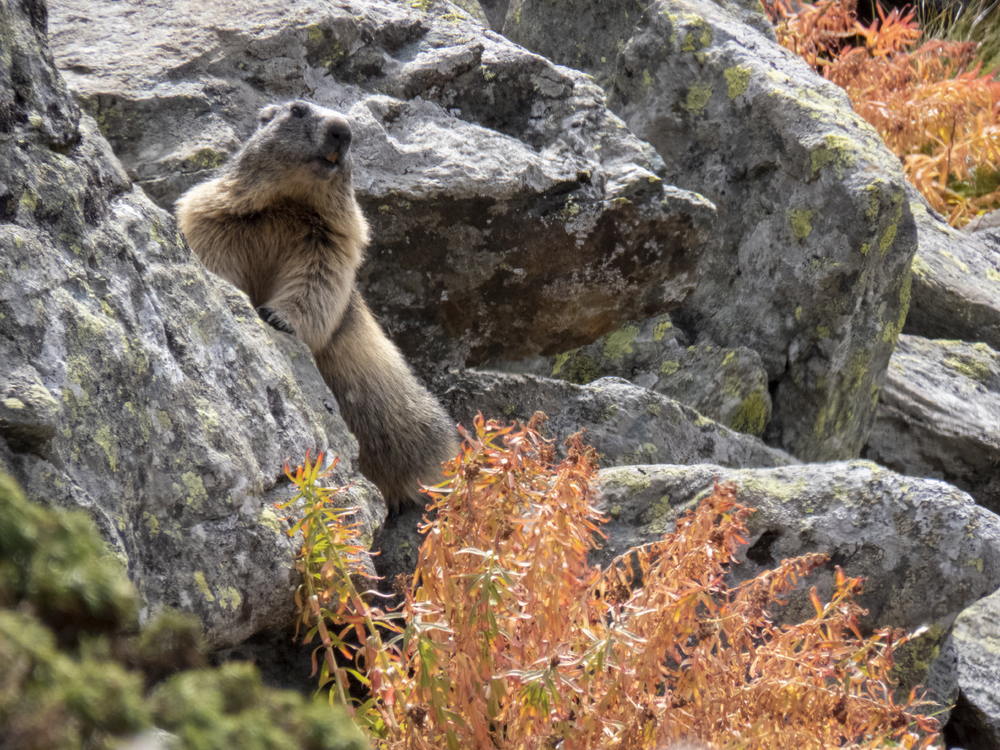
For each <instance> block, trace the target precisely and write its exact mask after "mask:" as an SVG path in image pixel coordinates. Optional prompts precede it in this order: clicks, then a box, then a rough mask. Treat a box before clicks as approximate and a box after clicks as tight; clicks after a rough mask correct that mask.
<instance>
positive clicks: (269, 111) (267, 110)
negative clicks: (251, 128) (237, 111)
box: [257, 104, 278, 126]
mask: <svg viewBox="0 0 1000 750" xmlns="http://www.w3.org/2000/svg"><path fill="white" fill-rule="evenodd" d="M276 114H278V105H277V104H268V105H267V106H266V107H264V108H262V109H261V110H260V112H258V113H257V118H258V120H259V121H260V124H261V125H262V126H263V125H267V124H268V123H269V122H271V120H273V119H274V116H275V115H276Z"/></svg>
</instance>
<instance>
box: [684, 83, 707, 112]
mask: <svg viewBox="0 0 1000 750" xmlns="http://www.w3.org/2000/svg"><path fill="white" fill-rule="evenodd" d="M711 98H712V85H711V84H708V83H694V84H692V85H691V88H690V89H688V94H687V102H686V106H687V110H688V112H690V113H691V114H693V115H699V114H701V113H702V112H703V111H704V110H705V107H707V106H708V100H709V99H711Z"/></svg>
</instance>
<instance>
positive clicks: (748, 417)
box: [480, 315, 771, 437]
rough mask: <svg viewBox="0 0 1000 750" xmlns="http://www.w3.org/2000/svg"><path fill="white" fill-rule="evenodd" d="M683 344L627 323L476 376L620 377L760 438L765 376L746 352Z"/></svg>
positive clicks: (675, 334) (766, 401) (668, 331)
mask: <svg viewBox="0 0 1000 750" xmlns="http://www.w3.org/2000/svg"><path fill="white" fill-rule="evenodd" d="M686 342H687V337H686V336H685V335H684V334H683V333H682V332H681V331H680V330H679V329H678V328H676V327H674V326H673V325H672V324H671V322H670V316H669V315H660V316H657V317H655V318H650V319H649V320H646V321H643V322H641V323H637V322H629V323H626V324H625V325H624V326H622V327H621V328H619V329H618V330H617V331H612V332H611V333H609V334H607V335H606V336H602V337H601V338H599V339H598V340H597V341H595V342H594V343H593V344H590V345H588V346H582V347H579V348H577V349H571V350H570V351H568V352H563V353H562V354H557V355H555V356H554V357H533V358H530V359H525V360H521V361H519V362H509V361H505V360H496V361H493V362H488V363H486V364H485V365H483V366H482V367H481V368H480V369H481V370H495V371H500V372H509V373H520V374H531V375H540V376H542V377H550V378H558V379H559V380H567V381H569V382H570V383H576V384H577V385H586V384H587V383H590V382H591V381H594V380H597V379H598V378H603V377H620V378H625V379H626V380H628V381H631V382H632V383H634V384H635V385H637V386H639V387H641V388H649V389H651V390H654V391H656V392H657V393H660V394H662V395H664V396H666V397H667V398H670V399H673V400H675V401H679V402H680V403H682V404H684V405H685V406H690V407H691V408H692V409H694V410H695V411H697V412H698V413H700V414H702V415H703V416H706V417H708V418H709V419H711V420H713V421H715V422H718V423H719V424H721V425H723V426H724V427H729V428H730V429H733V430H736V431H737V432H744V433H747V434H748V435H756V436H758V437H759V436H760V435H762V434H763V432H764V428H765V427H766V426H767V423H768V420H769V419H770V418H771V394H770V393H769V392H768V389H767V372H765V370H764V366H763V364H762V363H761V361H760V357H759V356H758V355H757V353H756V352H755V351H753V350H752V349H747V348H746V347H736V348H735V349H722V348H719V347H715V346H711V345H710V344H698V345H694V346H689V345H688V344H687V343H686Z"/></svg>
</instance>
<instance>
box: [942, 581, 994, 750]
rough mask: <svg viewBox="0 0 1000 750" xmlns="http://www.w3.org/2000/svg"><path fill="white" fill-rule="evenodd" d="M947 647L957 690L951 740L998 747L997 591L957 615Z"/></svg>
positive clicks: (979, 749) (987, 749)
mask: <svg viewBox="0 0 1000 750" xmlns="http://www.w3.org/2000/svg"><path fill="white" fill-rule="evenodd" d="M947 647H948V649H949V651H950V652H951V653H952V654H953V657H954V663H955V674H956V676H957V678H958V690H959V693H958V699H957V700H956V702H955V708H954V710H953V711H952V722H951V725H950V726H949V730H952V740H953V742H955V743H957V744H958V745H961V747H962V748H964V750H994V749H995V748H997V747H1000V683H998V682H997V679H998V677H1000V592H997V593H994V594H993V595H991V596H988V597H986V598H985V599H982V600H980V601H978V602H976V603H975V604H973V605H972V606H971V607H969V608H968V609H966V610H965V611H964V612H962V614H960V615H959V616H958V619H957V620H955V627H954V629H953V631H952V634H951V637H950V639H949V643H948V644H947ZM952 746H954V745H952Z"/></svg>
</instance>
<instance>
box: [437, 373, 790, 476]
mask: <svg viewBox="0 0 1000 750" xmlns="http://www.w3.org/2000/svg"><path fill="white" fill-rule="evenodd" d="M434 387H435V389H436V390H437V392H438V393H439V394H440V397H441V400H442V402H443V403H444V405H445V408H446V409H448V411H449V412H450V413H451V414H452V416H454V417H455V419H457V420H458V421H459V422H460V423H462V424H464V425H466V426H467V427H471V426H472V420H473V418H474V417H475V416H476V414H477V413H479V412H481V413H482V414H483V416H484V417H485V418H487V419H497V420H500V421H502V422H508V421H511V420H521V421H527V420H528V419H530V418H531V416H532V415H533V414H534V413H535V412H536V411H541V412H544V413H545V414H546V416H548V418H549V420H548V421H547V422H546V423H545V427H544V429H545V432H546V434H551V435H555V436H559V437H561V438H565V437H567V436H569V435H571V434H572V433H574V432H578V431H580V430H581V429H586V435H585V437H584V440H585V441H586V442H587V443H588V444H590V445H592V446H594V448H595V449H596V450H597V452H598V454H599V455H600V462H601V466H624V465H628V464H637V463H650V462H653V461H655V462H657V463H666V464H699V463H712V464H719V465H722V466H732V467H734V468H745V467H754V466H786V465H788V464H794V463H798V462H797V461H796V460H795V459H794V458H792V457H791V456H789V455H788V454H787V453H784V452H782V451H780V450H778V449H776V448H771V447H769V446H767V445H764V443H763V442H761V440H760V439H758V438H755V437H752V436H750V435H744V434H742V433H739V432H735V431H733V430H730V429H728V428H726V427H724V426H722V425H720V424H718V423H716V422H713V421H712V420H711V419H708V418H706V417H704V416H702V415H701V414H699V413H698V412H696V411H694V409H691V408H690V407H688V406H684V405H683V404H680V403H678V402H676V401H673V400H671V399H669V398H667V397H666V396H663V395H661V394H659V393H656V392H655V391H651V390H647V389H646V388H640V387H638V386H635V385H633V384H632V383H629V382H628V381H626V380H623V379H621V378H601V379H600V380H596V381H594V382H592V383H590V384H589V385H575V384H573V383H568V382H565V381H561V380H551V379H548V378H540V377H537V376H534V375H514V374H506V373H490V372H472V371H466V372H463V373H453V374H449V375H446V376H443V377H442V378H440V379H438V380H436V381H435V383H434Z"/></svg>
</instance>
